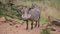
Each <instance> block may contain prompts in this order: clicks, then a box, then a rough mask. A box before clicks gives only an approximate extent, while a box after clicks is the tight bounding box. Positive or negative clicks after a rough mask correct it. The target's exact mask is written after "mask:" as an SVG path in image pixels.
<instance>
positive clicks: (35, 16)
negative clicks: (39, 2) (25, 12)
mask: <svg viewBox="0 0 60 34" xmlns="http://www.w3.org/2000/svg"><path fill="white" fill-rule="evenodd" d="M29 14H31V19H33V20H38V19H39V17H40V10H39V9H38V8H34V9H31V10H30V11H29Z"/></svg>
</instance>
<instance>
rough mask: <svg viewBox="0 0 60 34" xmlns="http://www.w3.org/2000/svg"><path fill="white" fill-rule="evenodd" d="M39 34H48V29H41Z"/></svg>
mask: <svg viewBox="0 0 60 34" xmlns="http://www.w3.org/2000/svg"><path fill="white" fill-rule="evenodd" d="M40 34H50V29H48V28H45V29H42V30H41V32H40Z"/></svg>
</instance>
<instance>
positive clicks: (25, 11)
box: [21, 7, 31, 20]
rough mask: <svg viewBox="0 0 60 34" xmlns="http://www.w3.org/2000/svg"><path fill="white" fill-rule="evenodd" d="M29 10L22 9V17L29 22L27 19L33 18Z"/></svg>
mask: <svg viewBox="0 0 60 34" xmlns="http://www.w3.org/2000/svg"><path fill="white" fill-rule="evenodd" d="M28 10H29V9H28V8H27V7H24V8H23V9H22V16H21V17H22V19H23V20H27V19H29V18H30V17H31V14H29V11H28Z"/></svg>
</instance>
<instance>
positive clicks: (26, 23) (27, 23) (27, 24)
mask: <svg viewBox="0 0 60 34" xmlns="http://www.w3.org/2000/svg"><path fill="white" fill-rule="evenodd" d="M26 25H27V26H26V30H27V29H28V21H26Z"/></svg>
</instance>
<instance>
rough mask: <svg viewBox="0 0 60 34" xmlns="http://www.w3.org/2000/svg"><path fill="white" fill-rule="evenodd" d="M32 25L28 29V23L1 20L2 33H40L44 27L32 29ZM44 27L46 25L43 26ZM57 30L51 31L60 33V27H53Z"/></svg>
mask: <svg viewBox="0 0 60 34" xmlns="http://www.w3.org/2000/svg"><path fill="white" fill-rule="evenodd" d="M30 27H31V25H29V29H28V30H26V24H25V23H24V24H19V23H17V24H15V25H11V22H6V23H4V22H0V34H40V30H41V28H42V27H39V28H38V27H36V28H34V29H33V30H31V29H30ZM43 27H44V26H43ZM53 28H54V29H55V30H56V31H51V34H60V28H58V27H55V26H54V27H53Z"/></svg>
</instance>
